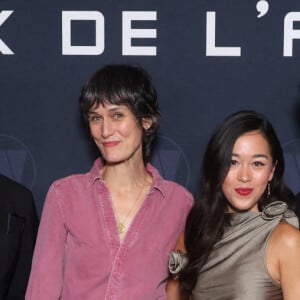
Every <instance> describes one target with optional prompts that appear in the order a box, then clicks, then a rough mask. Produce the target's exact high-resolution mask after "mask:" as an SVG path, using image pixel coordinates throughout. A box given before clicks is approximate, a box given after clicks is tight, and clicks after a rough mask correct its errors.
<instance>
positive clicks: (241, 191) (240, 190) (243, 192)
mask: <svg viewBox="0 0 300 300" xmlns="http://www.w3.org/2000/svg"><path fill="white" fill-rule="evenodd" d="M235 191H236V192H237V193H238V194H239V195H241V196H247V195H249V194H251V193H252V191H253V189H251V188H236V189H235Z"/></svg>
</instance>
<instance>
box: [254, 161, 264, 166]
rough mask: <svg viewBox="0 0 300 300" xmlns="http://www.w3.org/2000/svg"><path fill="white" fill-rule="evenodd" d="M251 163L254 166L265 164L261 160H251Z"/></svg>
mask: <svg viewBox="0 0 300 300" xmlns="http://www.w3.org/2000/svg"><path fill="white" fill-rule="evenodd" d="M253 165H254V166H255V167H262V166H264V165H265V164H264V163H263V162H261V161H255V162H253Z"/></svg>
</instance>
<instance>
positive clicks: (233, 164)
mask: <svg viewBox="0 0 300 300" xmlns="http://www.w3.org/2000/svg"><path fill="white" fill-rule="evenodd" d="M230 164H231V166H236V165H237V164H238V161H237V160H235V159H232V160H231V162H230Z"/></svg>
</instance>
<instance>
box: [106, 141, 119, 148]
mask: <svg viewBox="0 0 300 300" xmlns="http://www.w3.org/2000/svg"><path fill="white" fill-rule="evenodd" d="M119 143H120V142H119V141H111V142H102V145H103V146H104V147H114V146H117V145H118V144H119Z"/></svg>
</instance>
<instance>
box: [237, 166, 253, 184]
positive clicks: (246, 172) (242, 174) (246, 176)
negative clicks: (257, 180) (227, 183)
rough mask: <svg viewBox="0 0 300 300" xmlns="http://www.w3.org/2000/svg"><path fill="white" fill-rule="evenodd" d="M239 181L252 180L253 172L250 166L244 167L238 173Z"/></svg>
mask: <svg viewBox="0 0 300 300" xmlns="http://www.w3.org/2000/svg"><path fill="white" fill-rule="evenodd" d="M237 179H238V180H239V181H242V182H248V181H250V180H251V179H252V174H251V170H250V168H249V167H248V166H242V167H241V168H240V170H239V172H238V178H237Z"/></svg>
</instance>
